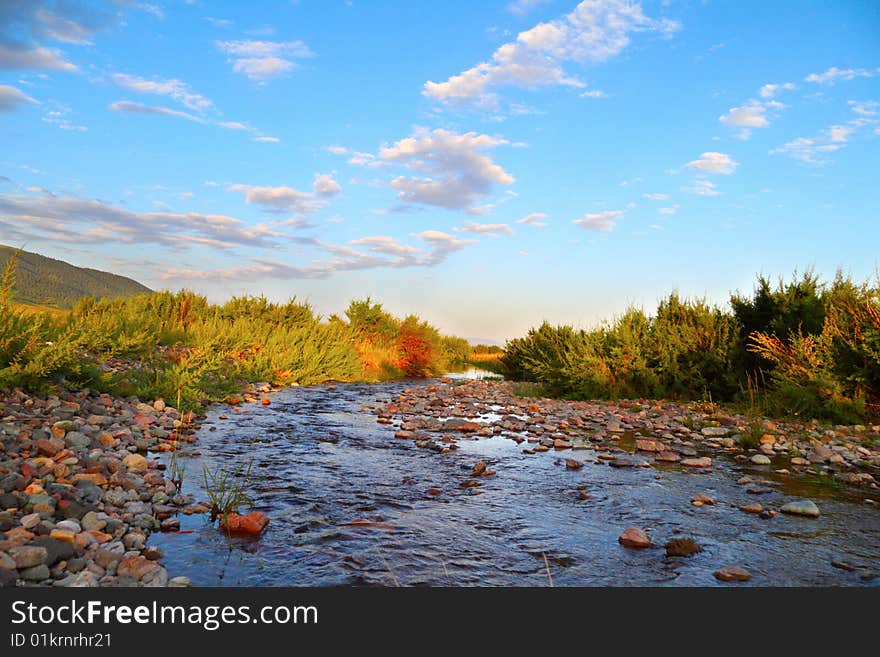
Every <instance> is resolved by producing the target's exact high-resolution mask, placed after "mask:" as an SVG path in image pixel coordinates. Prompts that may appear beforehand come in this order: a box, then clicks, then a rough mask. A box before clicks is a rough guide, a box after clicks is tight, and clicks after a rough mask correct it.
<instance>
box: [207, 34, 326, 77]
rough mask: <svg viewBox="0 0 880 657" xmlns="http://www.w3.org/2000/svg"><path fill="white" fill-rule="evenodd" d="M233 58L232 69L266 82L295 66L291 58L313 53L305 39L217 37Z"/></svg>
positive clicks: (216, 42) (217, 42)
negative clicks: (230, 38) (256, 39)
mask: <svg viewBox="0 0 880 657" xmlns="http://www.w3.org/2000/svg"><path fill="white" fill-rule="evenodd" d="M214 44H215V45H216V46H217V47H218V48H219V49H220V50H222V51H223V52H224V53H226V54H227V55H228V56H229V58H230V61H231V62H232V70H233V71H235V72H236V73H243V74H244V75H246V76H247V77H249V78H250V79H251V80H254V81H255V82H259V83H261V84H265V83H266V82H268V81H269V80H271V79H273V78H276V77H279V76H282V75H285V74H286V73H289V72H290V71H292V70H293V69H294V68H295V67H296V63H295V62H294V61H292V60H294V59H303V58H306V57H311V56H313V54H314V53H312V51H311V50H310V49H309V47H308V46H307V45H306V44H305V43H303V42H302V41H254V40H247V41H215V42H214Z"/></svg>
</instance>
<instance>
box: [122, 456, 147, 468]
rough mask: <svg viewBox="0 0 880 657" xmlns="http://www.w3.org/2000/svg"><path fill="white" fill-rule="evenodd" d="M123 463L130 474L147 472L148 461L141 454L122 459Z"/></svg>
mask: <svg viewBox="0 0 880 657" xmlns="http://www.w3.org/2000/svg"><path fill="white" fill-rule="evenodd" d="M122 463H123V464H124V465H125V467H126V468H128V471H129V472H146V470H147V459H145V458H144V457H143V456H141V455H140V454H129V455H128V456H126V457H125V458H124V459H122Z"/></svg>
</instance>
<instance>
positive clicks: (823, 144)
mask: <svg viewBox="0 0 880 657" xmlns="http://www.w3.org/2000/svg"><path fill="white" fill-rule="evenodd" d="M848 105H849V108H850V110H851V111H852V112H853V113H854V114H855V115H856V116H855V118H851V119H850V120H848V121H846V122H845V123H839V124H835V125H832V126H830V127H828V128H826V129H824V130H822V131H821V132H819V133H818V134H816V135H812V136H810V137H798V138H796V139H793V140H791V141H789V142H787V143H785V144H783V145H782V146H780V147H778V148H774V149H773V150H771V151H770V154H771V155H776V154H781V155H787V156H788V157H791V158H792V159H795V160H798V161H800V162H803V163H805V164H825V163H827V161H828V160H827V157H826V156H827V155H829V154H831V153H834V152H835V151H839V150H841V149H842V148H844V147H846V145H847V143H848V142H849V141H850V137H852V136H853V135H854V134H856V133H858V132H859V131H860V130H861V129H862V128H865V127H872V126H876V125H877V124H878V119H877V118H875V117H876V115H877V108H878V107H880V104H878V103H877V102H876V101H870V100H869V101H853V100H851V101H849V102H848Z"/></svg>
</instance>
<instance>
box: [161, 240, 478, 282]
mask: <svg viewBox="0 0 880 657" xmlns="http://www.w3.org/2000/svg"><path fill="white" fill-rule="evenodd" d="M412 237H414V238H416V239H418V240H420V241H422V242H424V243H425V244H426V245H427V247H428V248H427V250H426V249H424V248H418V247H414V246H411V245H408V244H402V243H401V242H399V241H398V240H397V239H395V238H393V237H389V236H375V237H361V238H359V239H355V240H352V241H350V242H349V243H348V244H330V243H327V242H322V241H320V240H317V239H314V238H309V237H301V238H297V237H291V238H290V241H292V242H293V243H295V244H299V245H301V246H304V247H311V248H314V249H317V250H318V251H323V252H324V253H326V254H328V255H329V256H330V257H329V258H325V259H316V260H311V261H310V264H308V265H292V264H289V263H287V262H283V263H282V262H277V261H273V260H267V259H263V258H258V259H254V260H253V261H252V263H253V264H251V265H247V266H242V267H235V268H232V269H225V270H209V271H203V270H197V269H171V270H168V271H166V272H164V273H163V274H162V276H161V278H163V279H166V280H169V279H183V280H191V279H197V278H201V279H239V280H248V281H251V280H254V279H266V278H275V279H282V280H287V279H320V278H328V277H329V276H332V275H333V274H335V273H338V272H344V271H358V270H363V269H376V268H382V267H393V268H400V267H433V266H435V265H439V264H441V263H443V262H445V261H446V260H447V258H448V257H449V256H450V255H451V254H452V253H455V252H456V251H460V250H461V249H463V248H464V247H466V246H467V245H468V244H473V240H460V239H456V238H455V237H453V236H452V235H448V234H447V233H443V232H440V231H437V230H426V231H423V232H421V233H413V235H412ZM357 247H362V248H364V249H366V252H365V251H363V250H359V248H357Z"/></svg>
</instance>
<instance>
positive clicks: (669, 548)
mask: <svg viewBox="0 0 880 657" xmlns="http://www.w3.org/2000/svg"><path fill="white" fill-rule="evenodd" d="M702 551H703V548H702V547H700V545H699V544H698V543H697V542H696V541H695V540H694V539H692V538H673V539H670V540H669V541H668V542H667V543H666V556H667V557H690V556H692V555H694V554H697V552H702Z"/></svg>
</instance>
